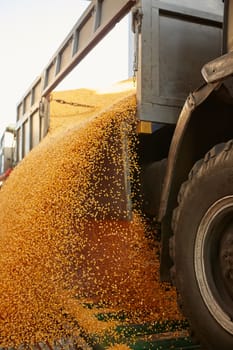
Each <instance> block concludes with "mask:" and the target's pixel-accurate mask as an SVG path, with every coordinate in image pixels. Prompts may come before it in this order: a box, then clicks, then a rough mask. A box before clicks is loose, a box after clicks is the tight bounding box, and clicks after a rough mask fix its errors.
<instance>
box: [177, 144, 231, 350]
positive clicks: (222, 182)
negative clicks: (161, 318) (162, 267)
mask: <svg viewBox="0 0 233 350" xmlns="http://www.w3.org/2000/svg"><path fill="white" fill-rule="evenodd" d="M172 228H173V233H174V235H173V237H172V238H171V245H170V247H171V249H170V251H171V252H170V254H171V258H172V260H173V262H174V266H173V268H172V270H171V273H172V278H173V279H174V281H175V284H176V287H177V291H178V294H179V299H180V301H181V308H182V311H183V312H184V314H185V316H186V317H187V318H188V320H189V322H190V325H191V328H192V331H193V333H194V335H195V337H196V338H198V339H199V341H200V342H201V344H202V345H203V346H204V347H205V349H211V350H219V349H223V350H232V349H233V141H232V140H231V141H229V142H228V143H225V144H219V145H217V146H215V147H214V148H212V149H211V150H210V151H209V152H208V153H207V154H206V156H205V158H204V159H202V160H200V161H198V162H197V163H196V164H195V166H194V167H193V169H192V171H191V172H190V174H189V179H188V181H187V182H185V183H184V184H183V185H182V186H181V189H180V193H179V196H178V207H177V208H176V209H175V211H174V214H173V219H172Z"/></svg>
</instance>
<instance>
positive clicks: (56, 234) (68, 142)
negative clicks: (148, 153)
mask: <svg viewBox="0 0 233 350" xmlns="http://www.w3.org/2000/svg"><path fill="white" fill-rule="evenodd" d="M56 99H63V100H65V101H73V102H80V103H83V104H88V105H90V106H92V107H91V108H89V107H82V106H74V105H72V104H64V103H63V104H60V103H58V102H57V101H56ZM50 114H51V120H50V131H49V133H48V135H47V136H46V137H45V138H44V139H43V141H42V142H41V143H40V144H39V145H38V146H37V147H35V148H34V149H33V150H32V151H31V152H30V153H29V154H28V155H27V156H26V157H25V158H24V159H23V161H22V162H21V163H19V164H18V165H17V167H16V168H15V169H14V171H13V172H12V174H11V176H10V177H9V179H8V180H7V181H6V183H5V184H4V186H3V187H2V189H1V192H0V222H1V227H0V345H1V346H4V347H10V346H18V345H20V344H34V343H36V342H39V341H48V342H49V341H54V340H55V339H61V338H63V337H66V336H77V335H78V334H79V332H80V329H82V330H84V331H85V332H87V333H95V334H96V333H98V334H101V333H103V332H105V331H106V327H107V328H109V329H110V328H111V327H113V326H114V325H115V323H114V322H116V321H114V322H113V321H109V322H108V323H107V326H106V323H105V324H104V325H103V323H101V322H99V321H98V320H97V319H96V318H95V317H94V310H93V309H87V308H85V307H84V304H85V303H93V304H94V305H104V307H105V308H106V309H108V310H114V311H119V310H124V311H125V312H127V315H128V322H129V323H130V322H134V323H135V322H149V321H156V320H169V319H177V318H180V317H181V316H180V314H179V312H178V311H177V307H176V295H175V291H174V290H173V289H171V288H169V287H168V286H166V285H164V284H161V283H160V282H159V277H158V268H159V261H158V243H156V242H155V241H152V240H150V239H149V238H147V237H148V235H146V234H145V233H146V232H147V231H148V228H147V227H146V223H145V220H144V218H143V216H142V215H141V214H140V213H138V212H136V211H135V210H134V212H133V215H132V216H131V217H130V219H128V220H123V219H122V217H121V214H122V210H125V213H124V214H125V215H126V216H127V215H128V213H127V208H124V198H123V194H124V192H125V188H123V187H124V186H125V184H124V183H123V181H122V179H123V177H122V176H123V175H122V169H124V168H125V164H124V161H125V160H124V159H123V158H124V152H126V151H125V150H124V149H123V148H121V143H117V141H116V140H122V138H124V137H125V135H127V152H129V153H130V157H129V158H130V166H131V168H134V172H135V171H138V164H137V157H136V155H135V154H134V151H133V150H134V147H132V146H133V145H134V143H135V142H136V135H135V125H136V98H135V93H134V91H133V89H131V87H130V88H129V87H128V85H127V84H126V83H124V84H121V85H120V88H119V86H118V90H117V89H116V90H115V91H108V92H97V91H91V90H75V91H64V92H54V93H53V94H52V96H51V105H50ZM115 141H116V142H115ZM109 169H110V170H109ZM113 170H114V173H113ZM128 176H129V177H130V176H131V175H130V174H129V175H128ZM128 180H130V178H129V179H128ZM115 348H116V349H118V348H119V349H120V347H119V346H118V347H117V346H116V347H115ZM121 348H122V349H124V348H127V347H126V346H122V347H121Z"/></svg>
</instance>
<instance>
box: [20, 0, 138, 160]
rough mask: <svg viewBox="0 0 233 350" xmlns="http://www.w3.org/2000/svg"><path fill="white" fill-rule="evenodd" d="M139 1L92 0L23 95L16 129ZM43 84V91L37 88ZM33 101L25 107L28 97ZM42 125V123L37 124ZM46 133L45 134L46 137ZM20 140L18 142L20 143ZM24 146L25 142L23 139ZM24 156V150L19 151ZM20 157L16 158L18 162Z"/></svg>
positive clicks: (21, 126)
mask: <svg viewBox="0 0 233 350" xmlns="http://www.w3.org/2000/svg"><path fill="white" fill-rule="evenodd" d="M137 1H138V0H117V1H112V0H92V2H91V3H90V5H89V6H88V8H87V9H86V11H84V13H83V15H82V16H81V18H80V19H79V20H78V21H77V22H76V24H75V25H74V27H73V29H72V30H71V31H70V33H69V34H68V35H67V37H66V38H65V40H64V41H63V42H62V44H61V45H60V47H59V48H58V49H57V51H56V53H55V54H54V55H53V57H52V58H51V59H50V61H49V63H48V65H47V66H46V67H45V69H44V70H43V72H42V73H41V75H40V76H39V77H38V78H37V79H36V80H35V81H34V83H33V84H32V85H31V87H30V88H29V89H28V90H27V91H26V93H25V94H24V95H23V97H22V99H21V100H20V101H19V103H18V105H17V123H16V130H19V129H20V128H23V125H24V123H25V122H26V120H28V119H30V118H31V116H32V114H33V113H35V110H37V109H38V108H39V103H40V101H41V99H42V97H46V96H48V95H49V93H50V92H51V91H52V90H53V89H54V88H55V87H56V86H57V85H58V84H59V83H60V82H61V81H62V80H63V79H64V78H65V77H66V76H67V75H68V73H70V72H71V71H72V69H73V68H74V67H76V66H77V65H78V63H80V61H81V60H82V59H83V58H84V57H85V56H86V55H87V54H88V53H89V52H90V51H91V50H92V49H93V47H95V46H96V45H97V44H98V42H99V41H101V39H102V38H103V37H104V36H106V34H107V33H108V32H109V31H110V30H111V29H112V28H113V27H114V26H115V25H116V23H117V22H118V21H120V20H121V19H122V18H123V17H124V16H125V15H126V14H127V13H128V12H129V11H130V9H131V8H132V7H133V6H134V5H135V4H136V3H137ZM39 85H41V91H40V94H37V96H35V89H36V87H38V86H39ZM27 98H29V99H30V101H31V103H30V105H28V104H27V106H26V103H25V102H26V99H27ZM38 127H39V126H38ZM43 136H44V135H42V137H43ZM19 143H20V142H18V144H19ZM21 144H22V146H23V144H24V142H22V140H21ZM19 154H21V155H23V150H21V151H19ZM19 160H21V159H17V161H19Z"/></svg>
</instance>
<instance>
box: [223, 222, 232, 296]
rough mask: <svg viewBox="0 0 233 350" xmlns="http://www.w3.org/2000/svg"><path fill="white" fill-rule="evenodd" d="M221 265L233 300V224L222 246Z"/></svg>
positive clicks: (225, 235) (226, 233)
mask: <svg viewBox="0 0 233 350" xmlns="http://www.w3.org/2000/svg"><path fill="white" fill-rule="evenodd" d="M220 265H221V270H222V276H223V280H224V283H225V286H226V288H227V290H228V293H229V295H230V296H231V298H232V299H233V224H231V225H230V226H229V227H228V228H227V230H226V232H225V234H224V236H223V238H222V240H221V245H220Z"/></svg>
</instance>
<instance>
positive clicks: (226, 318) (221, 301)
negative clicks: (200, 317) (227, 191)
mask: <svg viewBox="0 0 233 350" xmlns="http://www.w3.org/2000/svg"><path fill="white" fill-rule="evenodd" d="M194 266H195V273H196V278H197V283H198V286H199V289H200V293H201V296H202V298H203V300H204V302H205V305H206V306H207V308H208V309H209V311H210V313H211V314H212V316H213V317H214V318H215V320H216V321H217V322H218V324H219V325H221V326H222V327H223V328H224V329H225V330H226V331H228V332H229V333H230V334H233V196H226V197H223V198H221V199H220V200H218V201H216V202H215V203H214V204H213V205H212V206H211V207H210V208H209V209H208V210H207V212H206V213H205V215H204V217H203V218H202V220H201V222H200V225H199V228H198V232H197V236H196V241H195V250H194Z"/></svg>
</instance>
